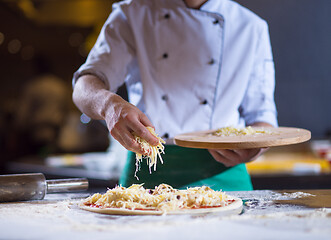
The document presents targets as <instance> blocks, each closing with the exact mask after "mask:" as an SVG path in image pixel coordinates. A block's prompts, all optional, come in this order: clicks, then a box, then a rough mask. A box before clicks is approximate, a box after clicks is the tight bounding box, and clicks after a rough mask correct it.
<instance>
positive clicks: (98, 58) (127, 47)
mask: <svg viewBox="0 0 331 240" xmlns="http://www.w3.org/2000/svg"><path fill="white" fill-rule="evenodd" d="M134 54H135V47H134V38H133V35H132V31H131V28H130V26H129V24H128V22H127V19H126V16H125V15H124V13H123V11H122V10H121V8H120V7H119V6H117V4H114V6H113V11H112V13H111V14H110V15H109V17H108V19H107V21H106V22H105V24H104V26H103V27H102V30H101V32H100V34H99V36H98V39H97V41H96V43H95V45H94V46H93V48H92V50H91V51H90V53H89V55H88V57H87V59H86V62H85V63H84V64H83V65H82V66H81V67H80V68H79V69H78V70H77V71H76V72H75V73H74V76H73V86H74V84H75V83H76V81H77V79H78V78H79V77H80V76H82V75H85V74H92V75H95V76H97V77H98V78H99V79H100V80H102V81H103V82H104V83H105V84H106V86H107V87H108V89H109V90H110V91H113V92H115V91H116V90H117V89H118V87H119V86H121V85H122V84H123V83H124V80H125V76H126V74H127V66H129V64H130V62H131V61H132V60H133V59H134Z"/></svg>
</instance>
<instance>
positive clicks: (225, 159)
mask: <svg viewBox="0 0 331 240" xmlns="http://www.w3.org/2000/svg"><path fill="white" fill-rule="evenodd" d="M208 151H209V153H210V154H211V155H212V156H213V158H214V159H215V160H216V161H217V162H220V163H223V164H224V165H225V166H226V167H233V166H236V165H238V164H240V163H247V162H251V161H253V160H255V159H256V158H258V157H259V156H260V155H261V154H263V153H264V152H266V151H267V148H254V149H233V150H231V149H219V150H214V149H209V150H208Z"/></svg>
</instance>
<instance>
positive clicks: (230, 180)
mask: <svg viewBox="0 0 331 240" xmlns="http://www.w3.org/2000/svg"><path fill="white" fill-rule="evenodd" d="M162 159H163V164H161V162H160V161H159V160H158V163H157V170H156V171H155V172H154V171H153V169H152V173H151V174H150V173H149V168H148V166H147V163H146V160H145V159H144V160H143V162H142V163H141V167H140V170H139V171H138V172H137V176H138V178H139V180H137V179H136V178H135V177H134V172H135V170H136V165H135V162H136V155H135V153H133V152H129V153H128V159H127V162H126V165H125V167H124V169H123V173H122V175H121V178H120V181H119V184H121V185H122V186H123V187H129V186H131V185H132V184H141V183H144V187H145V188H154V187H155V186H157V185H159V184H161V183H166V184H169V185H171V186H172V187H174V188H178V189H183V188H187V187H196V186H202V185H204V186H209V187H210V188H212V189H214V190H223V191H249V190H253V187H252V183H251V179H250V176H249V174H248V173H247V170H246V166H245V164H239V165H237V166H235V167H230V168H227V167H225V166H224V165H223V164H221V163H219V162H217V161H215V159H214V158H213V157H212V156H211V155H210V153H209V152H208V151H207V150H205V149H193V148H183V147H178V146H174V145H167V146H165V154H162Z"/></svg>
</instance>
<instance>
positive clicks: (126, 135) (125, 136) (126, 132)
mask: <svg viewBox="0 0 331 240" xmlns="http://www.w3.org/2000/svg"><path fill="white" fill-rule="evenodd" d="M112 136H113V137H114V138H115V139H116V140H117V141H118V142H119V143H120V144H121V145H122V146H123V147H125V148H126V149H127V150H129V151H132V152H135V153H140V154H144V152H143V151H142V149H141V146H140V144H139V143H137V141H136V140H135V138H134V136H133V135H132V133H131V130H130V129H127V128H125V127H122V128H117V129H116V130H115V131H113V132H112Z"/></svg>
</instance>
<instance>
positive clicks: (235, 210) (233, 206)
mask: <svg viewBox="0 0 331 240" xmlns="http://www.w3.org/2000/svg"><path fill="white" fill-rule="evenodd" d="M231 198H233V200H234V201H233V202H232V203H230V204H229V205H227V206H224V207H208V208H196V209H179V210H177V211H169V212H162V211H159V210H154V211H153V210H138V209H136V210H130V209H122V208H99V207H90V206H86V205H84V204H80V205H79V207H80V208H81V209H83V210H87V211H90V212H95V213H101V214H108V215H181V214H192V215H196V214H212V213H214V214H216V213H217V214H221V215H232V214H240V213H241V212H242V209H243V202H242V200H241V199H240V198H235V197H231Z"/></svg>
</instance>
